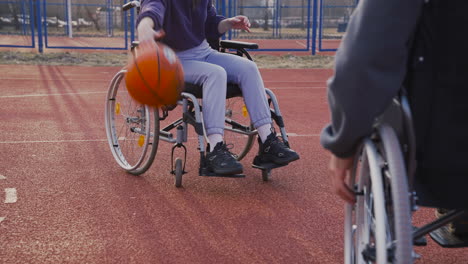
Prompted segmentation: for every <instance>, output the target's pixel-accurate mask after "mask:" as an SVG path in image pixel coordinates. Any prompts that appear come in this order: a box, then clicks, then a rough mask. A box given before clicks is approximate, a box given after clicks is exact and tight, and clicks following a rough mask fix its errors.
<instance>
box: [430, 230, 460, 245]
mask: <svg viewBox="0 0 468 264" xmlns="http://www.w3.org/2000/svg"><path fill="white" fill-rule="evenodd" d="M429 235H430V236H431V238H432V239H433V240H434V241H435V242H437V244H439V245H440V246H441V247H445V248H463V247H468V235H466V236H463V237H461V236H457V235H455V234H453V233H452V232H450V230H449V228H448V226H443V227H441V228H439V229H437V230H435V231H432V232H431V233H430V234H429Z"/></svg>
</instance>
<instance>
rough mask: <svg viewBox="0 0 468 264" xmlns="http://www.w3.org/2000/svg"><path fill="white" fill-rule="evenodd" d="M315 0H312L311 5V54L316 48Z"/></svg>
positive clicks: (313, 53)
mask: <svg viewBox="0 0 468 264" xmlns="http://www.w3.org/2000/svg"><path fill="white" fill-rule="evenodd" d="M317 1H318V0H314V6H313V7H312V9H313V10H312V13H313V14H312V55H315V53H316V49H317V47H316V45H317Z"/></svg>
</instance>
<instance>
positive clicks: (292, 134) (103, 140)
mask: <svg viewBox="0 0 468 264" xmlns="http://www.w3.org/2000/svg"><path fill="white" fill-rule="evenodd" d="M287 134H288V136H289V137H319V136H320V134H297V133H287ZM196 138H197V137H189V139H196ZM119 139H120V140H123V139H124V138H119ZM74 142H107V139H76V140H31V141H27V140H24V141H0V144H31V143H74Z"/></svg>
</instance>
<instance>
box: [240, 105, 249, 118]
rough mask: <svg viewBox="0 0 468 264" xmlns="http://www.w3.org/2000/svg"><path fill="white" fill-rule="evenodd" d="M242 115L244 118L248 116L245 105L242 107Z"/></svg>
mask: <svg viewBox="0 0 468 264" xmlns="http://www.w3.org/2000/svg"><path fill="white" fill-rule="evenodd" d="M242 115H243V116H245V117H247V116H248V115H249V112H248V111H247V107H245V105H244V106H242Z"/></svg>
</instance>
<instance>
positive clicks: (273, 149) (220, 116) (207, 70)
mask: <svg viewBox="0 0 468 264" xmlns="http://www.w3.org/2000/svg"><path fill="white" fill-rule="evenodd" d="M249 27H250V22H249V20H248V18H247V17H245V16H236V17H232V18H225V17H223V16H219V15H217V14H216V10H215V8H214V6H213V5H212V3H211V0H177V1H175V0H143V1H142V2H141V11H140V14H139V17H138V18H137V31H138V38H139V40H140V41H143V40H147V39H156V40H158V41H161V42H163V43H165V44H166V45H168V46H170V47H171V48H172V49H174V50H175V51H176V54H177V56H178V57H179V59H180V61H181V63H182V67H183V69H184V77H185V82H188V83H193V84H196V85H201V86H202V87H203V98H202V103H203V119H204V124H205V128H206V133H207V137H208V141H209V144H208V151H207V162H208V164H207V165H208V168H209V169H210V170H211V171H213V172H214V173H218V174H238V173H242V170H243V168H242V165H241V164H240V163H239V162H238V161H237V160H236V159H235V157H234V156H233V155H232V154H231V153H230V152H229V150H228V147H227V145H226V143H225V142H223V134H224V115H225V107H226V106H225V104H226V89H227V83H228V82H234V83H237V84H238V85H239V87H240V89H241V91H242V96H243V98H244V101H245V104H246V107H247V110H248V112H249V116H250V119H251V122H252V124H253V125H254V127H255V128H256V129H257V131H258V135H259V139H258V142H259V146H260V147H259V154H258V155H257V157H256V158H255V159H254V165H257V166H259V165H261V164H262V163H271V162H272V163H276V164H279V165H285V164H288V163H290V162H292V161H294V160H297V159H299V155H298V154H297V153H296V152H295V151H293V150H291V149H290V148H288V147H287V146H286V145H285V144H284V143H283V142H282V141H280V140H279V139H278V138H277V137H276V133H275V131H274V130H273V127H272V118H271V113H270V108H269V105H268V102H267V98H266V94H265V88H264V84H263V80H262V78H261V76H260V72H259V70H258V68H257V66H256V64H255V63H254V62H252V61H250V60H247V59H245V58H242V57H240V56H233V55H230V54H225V53H221V52H218V51H216V50H214V49H212V48H211V47H210V45H209V44H208V42H207V38H208V39H219V38H220V37H221V36H222V35H223V34H224V33H225V32H226V31H228V30H230V29H242V30H246V31H250V30H249ZM228 143H229V142H228Z"/></svg>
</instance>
